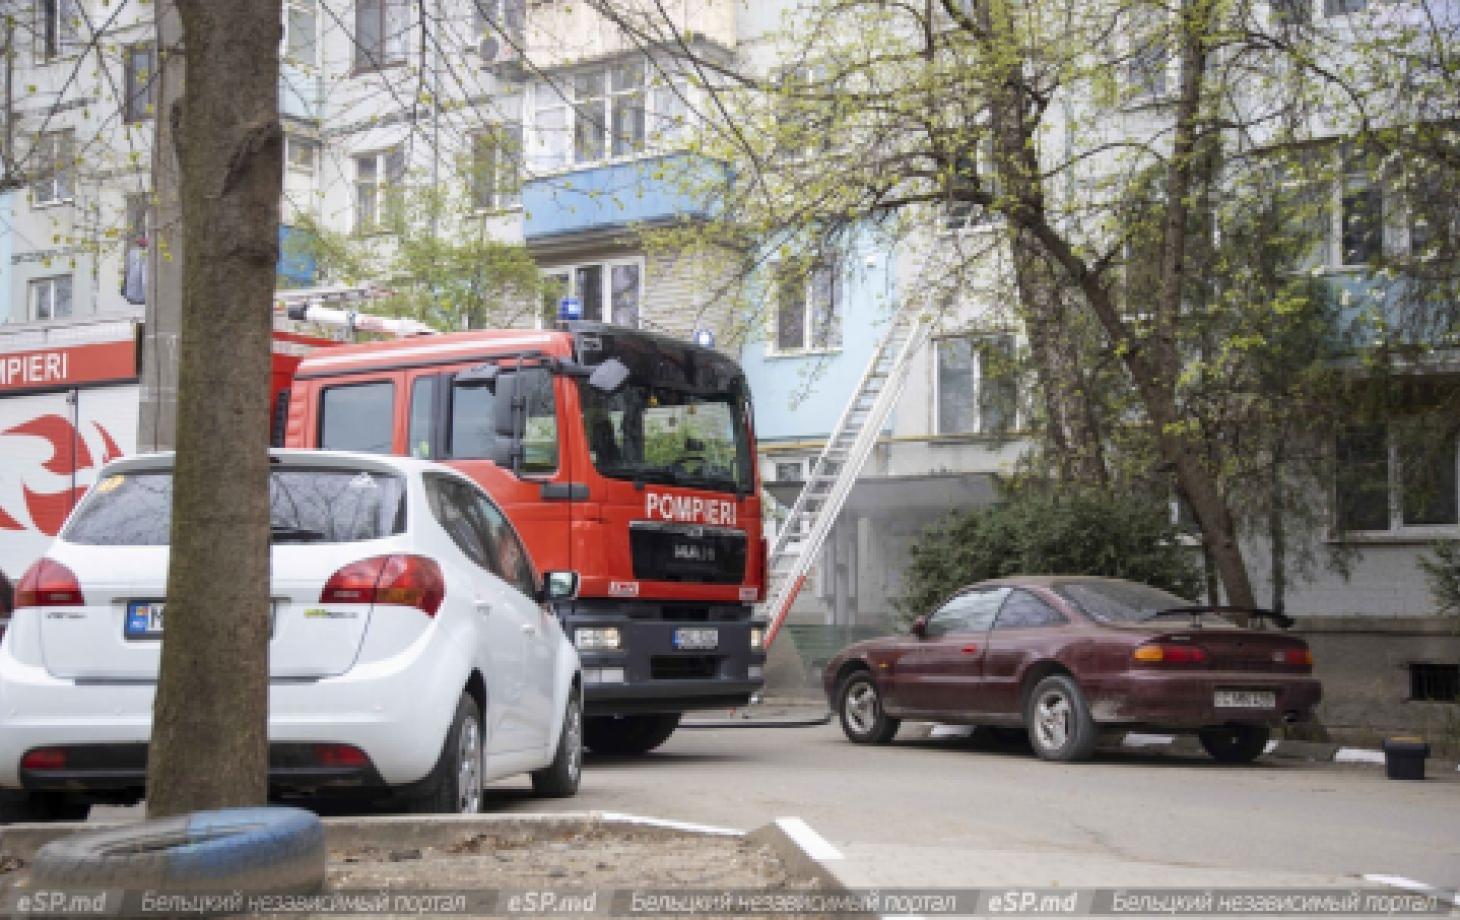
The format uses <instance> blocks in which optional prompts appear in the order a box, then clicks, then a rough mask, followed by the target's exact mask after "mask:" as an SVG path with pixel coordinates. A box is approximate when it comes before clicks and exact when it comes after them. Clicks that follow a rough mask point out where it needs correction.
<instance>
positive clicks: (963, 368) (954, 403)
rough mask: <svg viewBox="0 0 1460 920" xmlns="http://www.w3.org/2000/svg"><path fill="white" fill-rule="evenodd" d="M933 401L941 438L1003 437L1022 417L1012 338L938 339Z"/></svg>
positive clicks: (1001, 336)
mask: <svg viewBox="0 0 1460 920" xmlns="http://www.w3.org/2000/svg"><path fill="white" fill-rule="evenodd" d="M937 349H938V356H937V357H938V366H937V377H936V384H937V389H936V393H935V397H934V401H935V403H936V411H937V429H936V430H937V433H938V434H999V433H1002V432H1006V431H1009V430H1010V429H1012V428H1013V427H1014V425H1015V422H1016V416H1017V414H1018V377H1017V373H1016V368H1015V364H1014V339H1013V337H1012V336H1007V335H998V336H980V337H974V336H956V337H952V338H943V339H939V340H938V343H937Z"/></svg>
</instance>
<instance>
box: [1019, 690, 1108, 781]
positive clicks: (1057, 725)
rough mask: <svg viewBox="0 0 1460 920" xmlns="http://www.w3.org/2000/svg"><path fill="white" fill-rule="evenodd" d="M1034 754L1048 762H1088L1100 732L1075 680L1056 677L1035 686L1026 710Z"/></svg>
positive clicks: (1027, 725) (1026, 726)
mask: <svg viewBox="0 0 1460 920" xmlns="http://www.w3.org/2000/svg"><path fill="white" fill-rule="evenodd" d="M1024 727H1025V729H1026V730H1027V731H1028V732H1029V744H1030V746H1032V747H1033V748H1034V753H1036V754H1038V755H1039V756H1040V757H1041V758H1043V759H1045V760H1058V761H1071V760H1088V759H1089V758H1090V755H1091V754H1093V753H1095V745H1096V743H1097V742H1098V741H1099V740H1100V733H1099V732H1098V731H1097V730H1096V728H1095V720H1094V719H1092V718H1091V717H1090V709H1089V707H1087V706H1086V705H1085V697H1084V694H1082V693H1080V688H1079V686H1078V685H1077V684H1076V683H1075V681H1074V679H1073V678H1070V677H1068V676H1066V675H1064V674H1052V675H1050V676H1049V677H1046V678H1045V679H1044V680H1042V681H1040V682H1039V683H1038V685H1036V686H1035V688H1034V692H1033V693H1031V694H1029V701H1028V702H1027V703H1026V704H1025V707H1024Z"/></svg>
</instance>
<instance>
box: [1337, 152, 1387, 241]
mask: <svg viewBox="0 0 1460 920" xmlns="http://www.w3.org/2000/svg"><path fill="white" fill-rule="evenodd" d="M1342 182H1343V185H1342V188H1341V190H1340V202H1339V221H1340V224H1339V247H1340V248H1339V254H1340V258H1341V259H1342V260H1343V263H1342V264H1344V265H1368V264H1370V263H1372V262H1374V261H1376V260H1378V258H1379V256H1380V255H1381V254H1382V248H1383V243H1384V188H1383V185H1382V180H1381V179H1380V177H1379V176H1378V175H1377V174H1376V171H1375V169H1374V167H1373V166H1372V165H1371V164H1370V162H1369V158H1368V157H1365V156H1363V155H1361V154H1358V153H1356V152H1354V151H1345V152H1344V154H1343V178H1342Z"/></svg>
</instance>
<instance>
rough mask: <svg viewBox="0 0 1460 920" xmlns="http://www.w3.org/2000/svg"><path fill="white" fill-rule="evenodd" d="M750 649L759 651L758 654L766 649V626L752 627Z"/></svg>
mask: <svg viewBox="0 0 1460 920" xmlns="http://www.w3.org/2000/svg"><path fill="white" fill-rule="evenodd" d="M750 647H751V649H753V650H754V651H757V652H758V651H760V650H761V649H763V648H765V627H764V626H752V627H750Z"/></svg>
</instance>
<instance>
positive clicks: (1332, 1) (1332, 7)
mask: <svg viewBox="0 0 1460 920" xmlns="http://www.w3.org/2000/svg"><path fill="white" fill-rule="evenodd" d="M1368 5H1369V2H1368V0H1323V15H1325V16H1342V15H1344V14H1346V13H1359V12H1362V11H1363V10H1364V8H1365V7H1367V6H1368Z"/></svg>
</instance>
